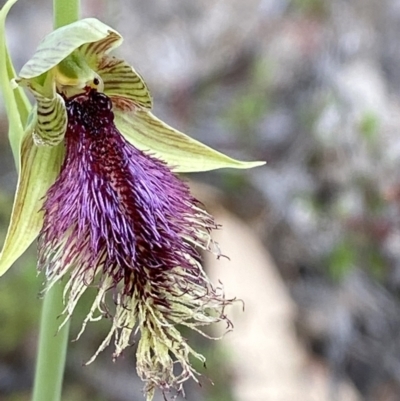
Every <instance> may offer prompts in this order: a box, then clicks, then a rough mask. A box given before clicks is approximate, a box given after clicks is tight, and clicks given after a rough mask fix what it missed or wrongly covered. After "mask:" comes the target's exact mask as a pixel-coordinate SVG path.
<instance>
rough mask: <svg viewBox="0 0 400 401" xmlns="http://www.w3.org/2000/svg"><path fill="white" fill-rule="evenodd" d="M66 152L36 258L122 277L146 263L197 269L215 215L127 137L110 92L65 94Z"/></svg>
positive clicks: (54, 268) (55, 269) (128, 278)
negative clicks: (116, 121) (200, 249)
mask: <svg viewBox="0 0 400 401" xmlns="http://www.w3.org/2000/svg"><path fill="white" fill-rule="evenodd" d="M66 108H67V112H68V127H67V131H66V135H65V149H66V155H65V160H64V163H63V166H62V169H61V173H60V175H59V177H58V178H57V180H56V182H55V183H54V184H53V186H52V187H51V188H50V189H49V191H48V193H47V197H46V200H45V204H44V212H45V213H44V225H43V229H42V231H41V233H40V236H39V263H40V266H41V267H46V271H47V272H48V273H49V274H50V275H53V276H56V275H58V274H61V271H62V269H65V266H66V265H68V267H71V268H72V269H75V272H76V271H78V273H79V274H82V276H83V277H86V276H85V272H86V273H87V271H88V270H91V271H93V272H98V270H97V269H99V268H101V269H102V272H103V273H104V274H106V275H107V276H108V277H110V276H111V277H112V278H113V281H114V285H116V284H117V283H119V282H120V281H123V282H124V283H125V284H126V286H125V292H127V293H128V292H129V291H131V288H128V287H127V286H129V285H130V284H129V283H131V282H132V276H133V274H134V273H135V272H136V273H140V272H141V271H143V269H146V270H149V271H152V272H153V279H155V280H156V279H157V272H165V270H168V269H172V268H174V267H177V266H181V267H183V268H188V269H192V268H194V267H195V263H194V260H195V259H196V258H197V257H198V254H197V251H196V249H195V247H194V246H193V244H198V245H201V246H207V237H208V233H209V232H210V231H211V229H213V228H215V224H214V222H213V219H212V218H211V217H210V216H209V215H208V214H206V213H205V212H203V211H201V210H200V211H199V209H198V202H197V201H196V200H195V199H194V198H193V197H192V196H191V195H190V192H189V188H188V186H187V185H186V184H185V183H183V182H182V181H181V180H180V179H179V178H177V177H176V176H175V175H174V174H173V173H172V172H171V170H170V169H169V168H168V167H167V166H166V164H165V163H164V162H162V161H160V160H158V159H156V158H155V157H153V156H151V155H149V154H146V153H144V152H142V151H140V150H138V149H136V148H135V147H134V146H132V145H131V144H129V143H128V142H127V141H126V140H125V139H124V138H123V136H122V135H121V134H120V132H119V131H118V129H117V128H116V126H115V124H114V114H113V112H112V103H111V101H110V99H109V98H108V97H107V96H106V95H104V94H102V93H98V92H97V91H95V90H91V91H90V92H88V93H87V94H85V95H80V96H78V97H75V98H73V99H67V100H66Z"/></svg>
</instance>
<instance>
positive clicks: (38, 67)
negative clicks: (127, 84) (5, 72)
mask: <svg viewBox="0 0 400 401" xmlns="http://www.w3.org/2000/svg"><path fill="white" fill-rule="evenodd" d="M121 42H122V37H121V35H120V34H119V33H118V32H116V31H115V30H114V29H112V28H110V27H109V26H107V25H105V24H103V23H102V22H100V21H99V20H97V19H96V18H86V19H82V20H79V21H76V22H73V23H72V24H69V25H66V26H63V27H61V28H58V29H56V30H55V31H53V32H51V33H49V34H48V35H47V36H46V37H45V38H44V39H43V40H42V41H41V42H40V44H39V46H38V48H37V50H36V52H35V54H34V55H33V57H32V58H31V59H30V60H29V61H28V62H27V63H26V64H25V65H24V66H23V67H22V69H21V72H20V73H19V76H20V78H22V81H23V80H30V79H32V78H35V77H38V76H39V75H42V74H44V73H45V72H47V71H49V70H50V69H52V68H54V67H55V66H57V65H58V64H59V63H60V62H62V61H63V60H65V59H66V58H67V57H68V56H69V55H70V54H71V53H72V52H74V50H76V49H78V48H80V47H81V46H82V47H83V48H85V49H87V48H89V49H91V52H97V53H100V52H102V51H103V52H104V51H107V50H109V49H111V48H115V47H117V46H119V45H120V44H121ZM62 73H66V70H65V69H64V70H63V72H62ZM71 78H73V77H71Z"/></svg>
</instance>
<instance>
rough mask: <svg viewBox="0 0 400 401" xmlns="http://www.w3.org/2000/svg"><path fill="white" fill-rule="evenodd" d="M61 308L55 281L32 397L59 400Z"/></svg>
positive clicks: (64, 340) (57, 4)
mask: <svg viewBox="0 0 400 401" xmlns="http://www.w3.org/2000/svg"><path fill="white" fill-rule="evenodd" d="M53 14H54V19H53V25H54V29H57V28H60V27H61V26H64V25H67V24H70V23H71V22H74V21H77V20H78V19H79V16H80V0H53ZM62 310H63V288H62V286H61V285H59V284H58V285H57V284H56V285H54V286H53V287H52V288H51V289H50V290H49V291H47V293H46V295H45V298H44V301H43V309H42V317H41V320H40V332H39V344H38V354H37V361H36V372H35V383H34V387H33V397H32V401H60V400H61V391H62V383H63V377H64V368H65V358H66V355H67V347H68V333H69V322H67V323H66V324H65V326H64V327H63V328H62V329H61V330H60V331H58V328H59V325H60V321H59V320H58V319H57V317H58V316H59V315H60V314H61V312H62ZM57 331H58V332H57Z"/></svg>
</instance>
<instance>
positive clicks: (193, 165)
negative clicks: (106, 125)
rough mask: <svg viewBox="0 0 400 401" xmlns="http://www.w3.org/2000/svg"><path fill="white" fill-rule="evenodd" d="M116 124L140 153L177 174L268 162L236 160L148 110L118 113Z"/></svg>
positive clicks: (251, 166)
mask: <svg viewBox="0 0 400 401" xmlns="http://www.w3.org/2000/svg"><path fill="white" fill-rule="evenodd" d="M114 114H115V124H116V126H117V127H118V129H119V130H120V132H121V134H122V135H124V136H125V138H126V139H127V140H128V141H129V142H131V143H132V145H134V146H135V147H137V148H138V149H140V150H143V151H146V152H149V153H151V154H153V155H155V156H156V157H158V158H159V159H161V160H163V161H164V162H166V163H167V164H168V166H169V167H170V168H171V169H172V170H173V171H175V172H177V173H190V172H196V171H209V170H215V169H219V168H236V169H248V168H253V167H257V166H262V165H264V164H265V162H259V161H255V162H244V161H240V160H236V159H232V158H231V157H229V156H226V155H224V154H223V153H220V152H218V151H216V150H214V149H212V148H210V147H208V146H207V145H204V144H203V143H201V142H199V141H196V140H195V139H193V138H190V137H189V136H187V135H185V134H183V133H182V132H179V131H177V130H176V129H174V128H172V127H170V126H169V125H168V124H166V123H164V122H163V121H161V120H159V119H158V118H157V117H156V116H154V115H153V114H152V113H150V112H148V111H145V110H137V111H135V112H130V113H126V112H122V111H120V110H118V109H116V110H114Z"/></svg>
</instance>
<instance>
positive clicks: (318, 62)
mask: <svg viewBox="0 0 400 401" xmlns="http://www.w3.org/2000/svg"><path fill="white" fill-rule="evenodd" d="M3 4H4V0H0V5H3ZM82 6H83V16H85V17H86V16H95V17H98V18H100V19H101V20H103V21H104V22H105V23H107V24H109V25H111V26H112V27H114V28H115V29H117V30H118V31H120V32H121V34H122V35H123V36H124V38H125V42H124V45H123V46H122V47H121V49H120V50H119V54H120V55H122V56H123V57H124V58H125V59H127V60H128V61H130V62H131V64H132V65H133V66H134V67H135V68H136V69H137V70H138V71H139V72H140V73H141V74H142V76H143V77H144V78H145V80H146V81H147V83H148V85H149V87H150V90H151V91H152V94H153V96H154V100H155V114H156V115H158V116H159V117H161V118H163V119H164V120H165V121H167V122H169V123H170V124H171V125H173V126H175V127H177V128H179V129H180V130H182V131H184V132H186V133H188V134H190V135H191V136H193V137H195V138H197V139H200V140H202V141H203V142H205V143H207V144H208V145H210V146H212V147H214V148H217V149H218V150H220V151H223V152H225V153H228V154H229V155H231V156H233V157H237V158H240V159H243V160H266V161H267V163H268V164H267V165H266V166H264V167H261V168H257V169H254V170H250V171H227V170H225V171H218V172H210V173H205V174H195V175H191V176H190V177H185V179H190V180H191V182H192V183H193V189H194V191H195V193H196V195H197V197H198V198H199V199H201V200H202V201H204V203H205V205H206V206H207V209H208V210H210V211H211V212H212V213H214V214H215V216H216V218H217V220H218V222H220V223H222V224H223V226H224V228H223V230H221V231H219V232H217V233H216V235H215V237H216V239H217V240H218V241H219V243H220V245H221V248H222V250H223V253H224V254H226V255H228V256H229V257H230V261H227V260H219V261H216V260H215V259H214V258H212V257H210V256H207V257H206V266H207V270H208V272H209V274H210V276H211V277H212V278H213V280H214V282H217V281H218V280H221V281H222V282H224V284H225V288H226V292H227V294H228V295H232V296H234V295H237V296H238V297H240V298H242V299H243V300H244V302H245V311H244V312H243V311H242V308H241V305H238V307H237V308H236V309H235V308H233V309H232V310H231V311H230V316H231V317H232V320H233V322H234V324H235V331H234V332H233V333H228V334H227V335H226V336H225V337H224V338H223V340H222V341H219V342H211V341H208V340H207V341H205V340H204V339H202V338H198V337H197V336H193V335H192V334H190V333H187V336H190V341H191V342H192V343H193V344H194V348H196V347H197V348H199V349H200V350H202V352H203V353H204V354H205V355H206V356H207V357H208V363H207V369H206V370H204V369H203V368H202V367H201V366H200V367H199V369H200V370H201V372H202V373H204V376H205V378H204V379H203V380H202V387H201V388H200V387H199V386H197V385H195V384H193V383H188V385H187V386H186V395H187V399H188V400H191V401H205V400H209V401H253V400H254V401H255V400H258V401H294V400H296V401H309V400H310V401H325V400H326V401H353V400H371V401H397V400H400V302H399V300H400V298H399V297H400V136H399V129H400V40H399V38H400V1H399V0H380V1H376V0H329V1H327V0H246V1H243V0H213V1H210V0H197V1H187V0H149V1H146V2H143V1H140V0H114V1H107V0H82ZM51 29H52V14H51V1H50V0H46V1H45V0H36V1H35V2H32V1H28V0H20V1H19V2H18V3H17V4H16V6H15V7H14V8H13V9H12V11H11V13H10V17H9V19H8V25H7V34H8V45H9V47H10V51H11V54H12V56H13V60H14V63H15V66H16V69H17V71H18V70H19V69H20V68H21V66H22V65H23V64H24V63H25V62H26V61H27V60H28V59H29V58H30V56H31V55H32V53H33V52H34V50H35V48H36V46H37V44H38V42H39V40H40V39H41V38H42V37H43V36H44V35H45V34H46V33H48V32H50V31H51ZM0 112H1V115H0V243H2V241H3V239H4V236H5V231H6V227H7V224H8V220H9V216H10V211H11V206H12V199H13V193H14V189H15V183H16V173H15V168H14V164H13V160H12V156H11V151H10V149H9V145H8V140H7V119H6V116H5V114H4V104H3V103H2V102H1V103H0ZM35 255H36V253H35V247H33V249H31V250H30V252H27V254H26V255H25V256H24V257H23V258H21V259H20V260H19V261H18V263H17V265H16V266H15V267H14V268H13V269H12V270H11V271H9V272H8V273H7V274H6V276H5V277H3V278H2V279H1V280H0V401H25V400H29V398H30V393H29V392H30V388H31V385H32V377H33V368H34V361H35V347H36V338H37V330H38V318H39V314H40V304H41V301H40V299H39V297H38V293H39V291H40V288H41V282H42V281H43V278H42V277H36V272H35ZM86 309H87V305H85V302H82V303H81V305H80V307H79V310H78V311H77V313H76V315H75V318H74V320H73V328H72V334H71V336H73V335H74V334H76V333H77V331H78V328H79V324H80V322H81V321H82V318H83V317H84V316H85V311H86ZM107 327H108V326H107V322H102V323H100V324H99V323H98V324H95V325H92V326H89V327H88V329H87V330H86V332H85V335H84V336H83V337H82V339H81V340H80V341H79V342H76V343H71V345H70V348H69V356H68V362H67V369H66V382H65V388H64V398H63V399H64V400H65V401H81V400H82V401H83V400H87V399H90V400H92V401H136V400H142V399H143V397H142V394H141V388H142V383H141V382H140V381H139V380H137V379H136V373H135V360H134V352H133V351H132V353H129V352H126V353H125V356H124V357H123V358H121V359H120V360H118V361H117V362H116V363H115V364H113V363H112V362H111V358H110V354H111V351H109V352H105V353H103V354H102V355H100V357H98V359H97V360H96V362H95V363H94V364H92V365H91V366H89V367H82V363H83V362H84V361H85V360H88V359H89V358H90V356H91V355H92V352H94V351H95V350H96V349H97V346H98V345H99V344H100V342H101V341H102V338H103V336H104V333H105V332H106V330H107ZM207 378H209V379H207ZM212 382H214V385H212ZM161 399H162V398H161V396H160V397H159V398H157V400H161Z"/></svg>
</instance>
